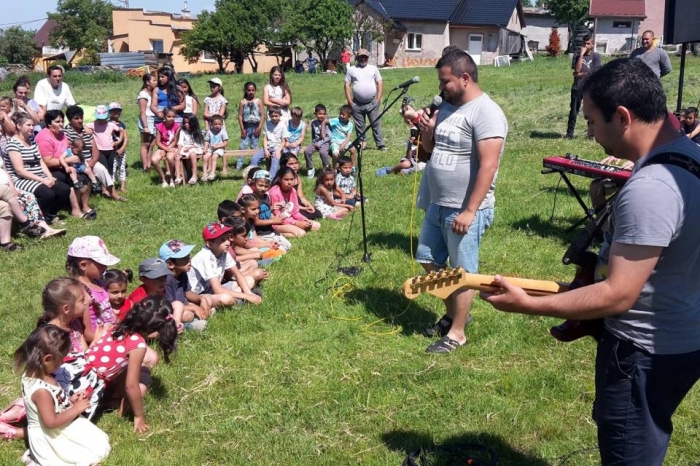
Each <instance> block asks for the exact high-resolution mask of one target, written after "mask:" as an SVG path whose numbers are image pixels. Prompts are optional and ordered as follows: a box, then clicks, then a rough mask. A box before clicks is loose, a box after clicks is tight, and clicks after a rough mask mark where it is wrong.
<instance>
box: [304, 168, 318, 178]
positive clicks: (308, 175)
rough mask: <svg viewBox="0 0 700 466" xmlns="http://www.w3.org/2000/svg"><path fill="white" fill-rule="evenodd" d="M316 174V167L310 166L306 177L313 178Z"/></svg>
mask: <svg viewBox="0 0 700 466" xmlns="http://www.w3.org/2000/svg"><path fill="white" fill-rule="evenodd" d="M314 176H316V169H315V168H309V169H308V170H307V171H306V177H307V178H313V177H314Z"/></svg>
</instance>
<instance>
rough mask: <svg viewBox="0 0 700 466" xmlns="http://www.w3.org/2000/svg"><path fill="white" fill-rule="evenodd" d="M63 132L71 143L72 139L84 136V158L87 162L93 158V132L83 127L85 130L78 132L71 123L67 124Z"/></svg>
mask: <svg viewBox="0 0 700 466" xmlns="http://www.w3.org/2000/svg"><path fill="white" fill-rule="evenodd" d="M63 133H64V134H65V135H66V137H67V138H68V141H69V144H70V141H72V140H73V139H76V138H82V139H83V152H82V154H81V156H82V158H83V159H84V160H85V161H86V162H87V161H88V160H92V140H93V137H92V134H88V132H87V131H85V130H84V129H83V132H82V133H81V134H78V132H77V131H76V130H74V129H73V128H72V127H71V126H70V125H68V126H66V127H65V128H63Z"/></svg>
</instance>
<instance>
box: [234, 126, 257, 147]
mask: <svg viewBox="0 0 700 466" xmlns="http://www.w3.org/2000/svg"><path fill="white" fill-rule="evenodd" d="M243 129H244V130H245V138H241V142H240V144H239V145H238V148H239V149H240V150H245V149H257V148H258V140H259V139H260V138H259V136H256V135H255V130H256V129H258V123H244V126H243Z"/></svg>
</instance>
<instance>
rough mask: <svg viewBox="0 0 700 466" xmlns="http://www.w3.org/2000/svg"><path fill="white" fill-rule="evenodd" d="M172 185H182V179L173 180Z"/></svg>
mask: <svg viewBox="0 0 700 466" xmlns="http://www.w3.org/2000/svg"><path fill="white" fill-rule="evenodd" d="M173 183H175V185H179V184H180V183H182V179H181V178H175V180H173Z"/></svg>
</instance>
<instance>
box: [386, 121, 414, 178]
mask: <svg viewBox="0 0 700 466" xmlns="http://www.w3.org/2000/svg"><path fill="white" fill-rule="evenodd" d="M417 141H418V128H416V127H415V126H413V127H411V134H410V136H409V138H408V141H406V155H405V156H404V157H402V158H401V160H399V163H398V164H396V165H394V166H393V167H382V168H380V169H379V170H377V172H376V175H377V176H385V175H389V174H391V173H394V174H397V175H398V174H400V175H410V174H411V173H413V172H417V171H418V172H419V171H422V170H423V169H424V168H425V162H419V161H418V160H417V158H416V157H417V152H418V146H417V145H416V143H417Z"/></svg>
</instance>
